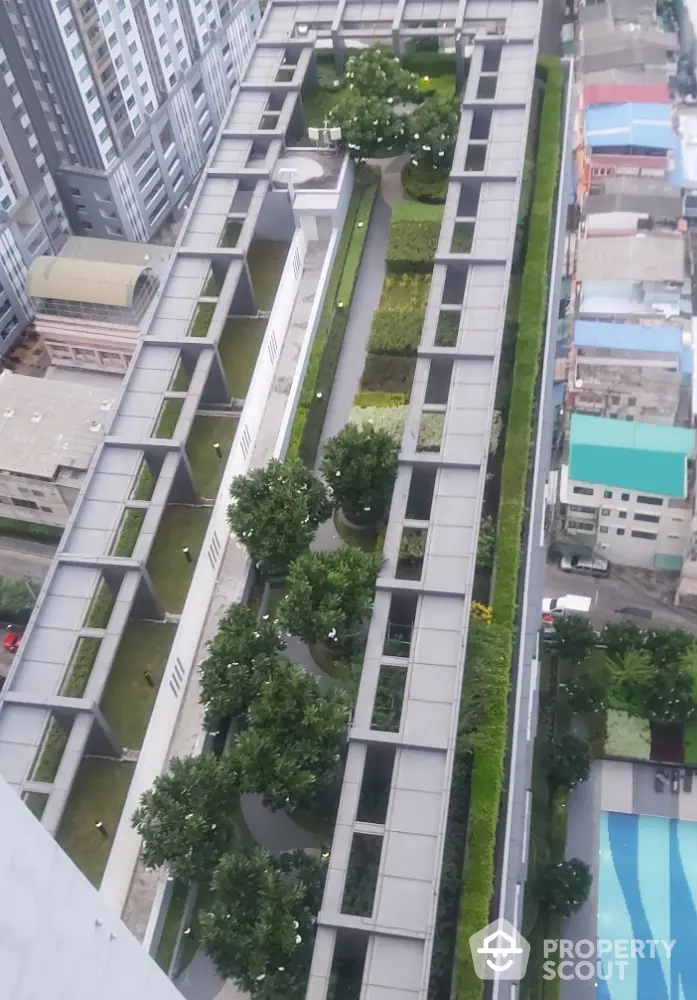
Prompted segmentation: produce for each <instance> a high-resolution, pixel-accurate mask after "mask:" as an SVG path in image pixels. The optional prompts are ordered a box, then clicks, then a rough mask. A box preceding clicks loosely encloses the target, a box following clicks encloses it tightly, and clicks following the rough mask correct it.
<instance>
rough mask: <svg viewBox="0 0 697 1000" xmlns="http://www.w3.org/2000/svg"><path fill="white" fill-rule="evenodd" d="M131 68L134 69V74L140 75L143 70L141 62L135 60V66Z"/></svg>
mask: <svg viewBox="0 0 697 1000" xmlns="http://www.w3.org/2000/svg"><path fill="white" fill-rule="evenodd" d="M133 69H134V70H135V71H136V76H140V75H141V73H142V72H143V64H142V62H137V63H136V64H135V66H134V67H133Z"/></svg>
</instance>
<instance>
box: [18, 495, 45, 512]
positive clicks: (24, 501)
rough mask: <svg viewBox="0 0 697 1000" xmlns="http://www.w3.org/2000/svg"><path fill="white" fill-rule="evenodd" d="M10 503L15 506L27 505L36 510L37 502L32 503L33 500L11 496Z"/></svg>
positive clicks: (37, 507)
mask: <svg viewBox="0 0 697 1000" xmlns="http://www.w3.org/2000/svg"><path fill="white" fill-rule="evenodd" d="M12 503H13V505H14V506H15V507H28V508H29V510H38V509H39V505H38V503H34V501H33V500H21V499H20V498H19V497H13V498H12Z"/></svg>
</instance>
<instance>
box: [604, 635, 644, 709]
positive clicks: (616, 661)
mask: <svg viewBox="0 0 697 1000" xmlns="http://www.w3.org/2000/svg"><path fill="white" fill-rule="evenodd" d="M608 664H609V667H610V695H611V699H612V703H613V704H614V705H617V706H618V707H620V708H622V709H623V710H624V711H626V712H629V714H630V715H639V716H641V717H643V718H646V717H647V716H646V711H647V707H648V702H649V697H650V691H651V687H652V685H653V682H654V667H653V663H652V662H651V657H650V656H649V654H648V653H646V652H644V651H643V650H635V649H629V650H628V651H627V652H626V653H624V655H622V656H615V657H612V658H610V659H609V660H608Z"/></svg>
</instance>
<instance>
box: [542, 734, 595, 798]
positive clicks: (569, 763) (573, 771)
mask: <svg viewBox="0 0 697 1000" xmlns="http://www.w3.org/2000/svg"><path fill="white" fill-rule="evenodd" d="M548 757H549V765H548V774H549V780H550V781H551V783H552V784H553V785H554V786H555V787H556V788H566V789H569V790H570V789H572V788H575V787H576V785H578V784H579V783H580V782H581V781H585V780H586V778H587V777H588V775H589V773H590V767H591V753H590V747H589V745H588V743H587V742H586V740H582V739H579V737H578V736H574V734H573V733H564V734H563V735H562V736H560V737H559V738H558V739H556V740H554V741H553V742H552V743H551V744H550V746H549V750H548Z"/></svg>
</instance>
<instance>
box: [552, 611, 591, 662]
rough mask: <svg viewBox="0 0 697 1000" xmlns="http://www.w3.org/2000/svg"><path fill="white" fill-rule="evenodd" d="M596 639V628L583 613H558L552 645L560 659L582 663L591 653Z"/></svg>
mask: <svg viewBox="0 0 697 1000" xmlns="http://www.w3.org/2000/svg"><path fill="white" fill-rule="evenodd" d="M596 641H597V640H596V635H595V630H594V629H593V626H592V625H591V623H590V622H589V621H588V619H587V618H584V617H583V615H558V617H557V618H555V620H554V630H553V632H552V635H551V637H550V646H551V647H552V649H553V650H554V652H555V653H556V654H557V656H558V657H559V658H560V659H562V660H569V661H570V662H571V663H581V662H582V661H583V660H585V659H586V658H587V657H588V656H589V655H590V653H591V652H592V650H593V649H594V647H595V643H596Z"/></svg>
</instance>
